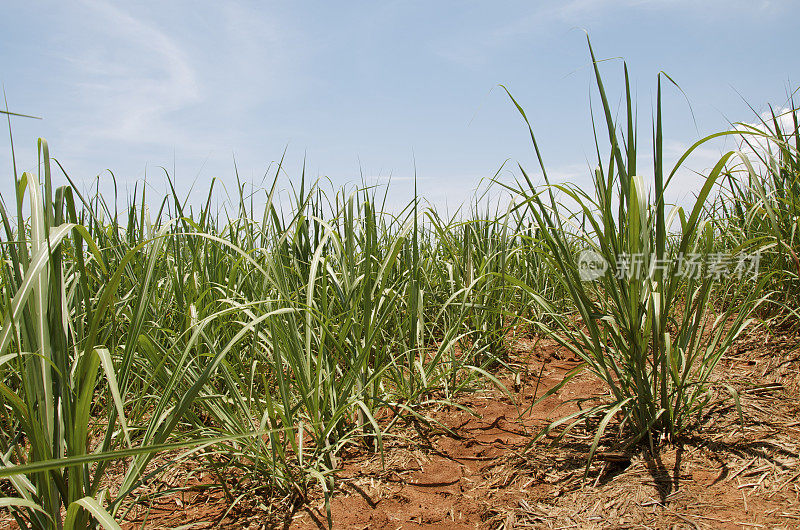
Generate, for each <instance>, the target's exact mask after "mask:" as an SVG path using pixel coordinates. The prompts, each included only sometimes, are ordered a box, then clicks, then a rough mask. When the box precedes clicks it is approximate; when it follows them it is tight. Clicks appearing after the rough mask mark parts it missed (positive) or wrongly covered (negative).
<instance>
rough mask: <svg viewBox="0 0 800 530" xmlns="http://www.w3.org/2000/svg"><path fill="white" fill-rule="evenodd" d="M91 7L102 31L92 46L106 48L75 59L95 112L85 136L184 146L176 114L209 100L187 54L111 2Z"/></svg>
mask: <svg viewBox="0 0 800 530" xmlns="http://www.w3.org/2000/svg"><path fill="white" fill-rule="evenodd" d="M85 6H86V8H88V9H87V15H88V17H89V18H90V19H93V20H92V22H93V23H92V24H91V27H94V28H96V29H95V31H96V33H97V34H96V35H93V36H92V37H94V39H92V40H94V42H103V43H104V45H103V46H102V47H95V46H85V47H82V49H79V50H75V52H77V53H76V54H75V55H72V56H71V57H69V60H70V61H71V62H72V63H73V65H74V67H75V69H76V71H75V75H76V78H77V79H79V81H77V82H76V88H77V89H78V90H80V91H81V93H82V94H83V99H84V102H85V104H86V107H88V108H92V109H93V110H94V112H93V115H90V116H88V117H87V118H88V119H87V121H86V123H85V126H84V127H83V130H81V131H80V132H79V134H80V135H82V136H84V138H85V139H86V141H91V140H92V139H94V138H97V137H103V138H111V139H115V140H121V141H124V142H135V143H142V142H145V143H163V142H167V143H168V144H174V143H175V141H176V139H177V140H178V141H180V140H181V139H180V138H179V137H180V136H181V132H180V131H178V130H176V128H175V127H173V126H171V125H170V123H169V115H170V113H172V112H175V111H178V110H181V109H184V108H186V107H188V106H190V105H192V104H195V103H198V102H200V101H201V100H202V98H203V92H202V87H201V86H200V85H199V83H198V80H197V75H196V73H195V71H194V69H193V68H192V66H191V64H190V61H189V56H188V54H187V52H186V51H185V50H184V49H183V48H182V47H181V46H180V45H179V44H178V43H177V42H176V41H175V40H174V39H173V38H172V37H170V36H169V35H168V34H167V33H165V32H164V31H163V30H161V29H160V28H158V27H157V26H156V25H154V24H152V23H149V22H147V21H146V20H144V19H142V18H138V17H136V16H134V15H133V14H131V13H129V12H126V11H124V10H123V9H121V8H119V7H117V6H116V5H114V4H112V3H110V2H106V1H102V0H86V1H85ZM88 25H89V24H87V26H88ZM95 39H96V40H95ZM75 52H73V53H75Z"/></svg>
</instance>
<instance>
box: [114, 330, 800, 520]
mask: <svg viewBox="0 0 800 530" xmlns="http://www.w3.org/2000/svg"><path fill="white" fill-rule="evenodd" d="M510 344H511V346H512V349H513V355H512V359H513V362H512V365H514V368H515V369H517V370H518V371H519V374H520V375H519V376H516V377H515V376H514V375H513V374H511V373H510V372H503V373H500V374H499V377H500V378H501V380H502V381H503V383H504V384H505V385H506V386H507V388H508V392H509V393H510V394H511V396H513V399H512V398H511V397H510V396H509V395H507V394H506V393H504V392H502V391H501V390H499V389H497V388H487V389H486V391H484V392H479V393H472V394H464V395H462V396H461V397H460V398H459V399H458V404H459V405H460V407H452V406H451V407H440V408H438V409H432V410H430V411H427V413H428V415H429V416H430V417H431V418H433V419H435V420H436V421H437V422H439V425H437V424H436V423H431V424H427V425H426V424H423V423H408V424H407V425H404V426H402V427H401V428H400V429H399V430H398V431H397V432H396V435H395V436H393V437H391V438H388V437H387V438H386V439H385V440H384V444H385V454H384V459H383V461H381V458H380V456H378V455H376V454H374V453H372V452H370V451H367V450H366V449H354V450H351V451H350V452H349V453H347V454H346V455H345V457H344V458H343V460H342V470H341V472H340V473H339V474H338V477H339V480H338V481H337V491H336V492H335V494H334V496H333V500H332V501H331V504H330V508H331V514H330V515H331V518H332V520H333V525H334V528H363V529H367V528H391V529H398V528H403V529H413V528H448V529H450V528H453V529H457V528H791V527H796V526H797V525H798V524H800V466H798V451H799V450H800V421H798V412H800V400H798V390H800V336H798V335H797V334H796V333H789V332H772V333H767V332H764V331H760V332H755V333H751V334H749V335H748V336H747V337H746V338H744V339H742V340H740V341H738V342H737V344H736V345H735V347H734V348H733V349H732V350H731V351H730V352H729V353H728V355H727V356H726V357H724V358H723V360H722V362H721V363H720V365H719V366H718V368H717V375H716V379H717V381H718V384H716V385H715V395H714V398H713V399H712V403H711V405H710V406H709V407H707V413H706V415H705V417H704V418H703V426H702V429H701V431H700V432H699V433H698V434H697V435H696V436H694V437H692V438H687V439H684V440H681V441H680V443H679V444H675V445H671V446H665V447H662V448H661V449H660V450H659V451H658V453H657V454H655V455H652V454H650V452H649V451H647V450H638V451H636V452H634V453H632V454H622V453H620V452H618V451H615V448H614V447H613V445H609V446H601V447H600V450H599V453H598V455H597V458H596V459H595V462H594V463H593V464H592V466H591V467H590V469H589V472H588V475H587V477H586V478H585V479H584V471H585V469H586V455H587V452H588V447H589V445H590V444H591V439H592V435H593V433H592V432H587V431H585V430H582V429H580V428H576V429H575V430H573V431H572V432H571V433H570V434H569V435H568V436H566V437H565V438H564V439H563V440H562V441H561V442H560V443H559V444H557V445H551V444H549V441H548V440H547V439H544V440H542V441H539V442H536V444H534V445H533V446H532V447H530V448H528V447H527V446H528V444H529V442H530V440H531V438H532V436H533V434H534V433H536V432H538V430H539V429H541V428H542V427H543V426H544V425H546V424H547V422H548V421H550V420H553V419H555V418H558V417H561V416H563V415H565V414H567V413H569V412H571V411H575V410H577V406H578V404H577V403H576V402H575V401H573V400H574V399H575V398H577V397H586V396H590V395H597V394H599V393H601V392H602V391H603V388H602V386H601V385H600V383H598V382H597V381H596V380H594V379H593V378H592V377H591V376H590V375H588V374H583V375H581V376H579V377H577V378H575V379H573V380H572V381H571V382H570V383H569V384H568V385H567V386H565V387H564V388H563V389H562V390H561V391H560V392H559V393H558V394H557V395H554V396H552V397H550V398H548V399H547V400H545V401H543V402H542V403H540V404H538V405H536V406H535V407H532V408H531V406H530V405H531V403H532V402H533V401H534V396H541V395H543V394H544V393H545V392H546V391H547V390H548V389H550V388H552V387H553V386H554V385H556V384H557V383H558V382H559V381H560V380H561V378H562V376H563V375H564V374H565V373H566V372H567V371H568V370H570V369H571V368H573V367H574V366H576V365H577V360H576V359H573V358H570V357H569V356H568V355H566V354H565V353H564V352H562V351H561V350H559V348H557V347H556V345H555V343H554V342H552V341H550V340H547V339H543V340H538V341H534V340H531V339H530V338H518V339H514V338H512V339H511V340H510ZM726 385H728V386H726ZM729 387H730V388H733V389H735V390H736V392H737V393H738V395H739V402H740V404H741V413H742V417H741V419H743V420H744V426H742V424H741V423H740V416H739V409H738V407H737V406H736V402H735V400H734V399H732V398H731V397H730V396H731V393H730V390H729ZM461 407H464V408H468V409H470V410H471V412H468V411H466V410H464V409H463V408H461ZM609 440H613V437H610V438H609ZM225 480H226V481H227V484H226V485H227V486H228V489H229V491H230V492H231V495H232V497H233V498H234V499H235V502H234V503H231V502H230V500H229V499H230V498H226V496H225V494H224V492H223V488H222V487H221V486H220V479H219V478H218V477H216V476H214V475H212V474H210V473H209V472H208V471H205V470H204V468H203V467H202V466H199V465H198V464H197V463H195V464H191V463H187V464H186V465H184V466H176V467H174V468H173V469H172V470H171V471H169V472H168V473H167V474H166V475H165V476H162V477H160V478H159V479H158V480H154V481H153V482H152V483H151V484H150V488H151V492H150V497H151V498H150V499H149V500H143V501H142V502H140V503H139V505H137V506H135V507H134V508H133V509H132V510H131V511H130V512H129V513H128V516H127V519H126V522H125V523H124V525H123V527H124V528H126V529H134V528H179V527H180V528H195V529H202V528H273V527H279V528H291V529H316V528H327V513H326V509H325V503H324V500H323V496H322V495H321V492H319V491H317V492H315V493H314V495H313V497H312V498H310V499H308V500H307V501H306V502H304V503H297V502H292V501H291V500H290V499H288V498H287V499H283V500H280V499H278V500H276V499H269V498H263V497H260V496H258V495H255V494H249V493H248V491H247V490H246V489H244V488H237V487H236V486H237V485H236V479H235V477H228V478H226V479H225ZM243 490H244V491H243Z"/></svg>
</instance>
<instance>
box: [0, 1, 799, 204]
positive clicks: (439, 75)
mask: <svg viewBox="0 0 800 530" xmlns="http://www.w3.org/2000/svg"><path fill="white" fill-rule="evenodd" d="M796 20H797V5H796V3H795V2H791V1H789V0H785V1H782V0H772V1H766V0H749V1H748V0H742V1H740V0H727V1H717V0H703V1H698V0H693V1H684V0H672V1H666V0H663V1H659V0H650V1H648V0H621V1H612V0H565V1H562V2H537V1H526V2H502V1H498V2H477V1H460V2H431V1H427V2H416V1H413V2H412V1H408V2H400V1H394V2H374V1H373V2H286V3H273V2H236V1H233V2H206V1H194V2H188V1H186V2H182V1H181V2H168V3H167V2H163V3H162V2H158V3H156V2H135V1H134V2H110V1H105V0H90V1H80V2H60V3H56V2H13V3H11V4H6V5H5V6H4V10H3V16H2V18H0V81H2V83H3V84H4V87H5V92H6V95H7V97H8V104H9V107H10V109H11V110H12V111H16V112H21V113H26V114H34V115H37V116H41V117H43V118H44V119H43V120H41V121H33V120H24V119H14V120H13V128H14V134H15V142H16V148H17V149H16V154H17V161H18V164H19V167H20V168H21V169H32V168H35V165H36V150H35V149H36V138H37V137H40V136H41V137H44V138H46V139H47V140H48V141H49V143H50V147H51V151H52V153H53V155H54V156H55V157H56V158H58V159H59V160H60V161H61V163H62V164H63V165H64V166H65V168H66V169H67V171H68V172H69V173H70V176H71V177H72V178H73V179H75V180H76V181H77V182H80V183H89V182H92V181H93V179H94V177H95V176H96V175H98V174H100V175H101V181H102V182H103V183H104V186H108V182H109V181H108V176H107V175H108V174H107V173H105V172H104V171H105V170H107V169H108V170H112V171H113V172H114V174H115V175H116V176H117V179H118V182H119V184H120V187H121V189H122V190H123V193H124V190H125V189H126V188H132V186H133V184H134V183H135V182H137V181H140V180H141V179H142V178H143V177H144V175H145V172H147V175H148V181H149V182H150V183H151V185H152V186H153V187H154V189H155V190H156V191H161V190H163V189H164V182H165V181H164V178H163V176H162V175H163V173H162V172H161V170H160V169H159V166H166V167H168V168H169V170H170V172H172V168H173V167H175V170H176V176H177V181H178V187H179V189H180V190H182V191H183V192H187V191H188V190H189V189H190V187H191V186H192V184H194V189H195V196H197V197H199V196H202V195H204V194H205V192H206V190H207V189H208V186H209V183H210V181H211V179H212V177H218V178H219V179H220V180H221V181H222V182H223V183H224V184H226V185H228V186H230V185H231V183H233V182H235V177H234V168H233V159H234V156H235V158H236V161H237V165H238V168H239V172H240V176H241V177H242V178H243V179H244V180H246V181H255V182H256V183H258V182H261V180H262V177H263V175H264V174H265V172H266V171H267V170H268V168H269V167H270V163H272V162H274V161H276V160H278V159H279V158H280V157H281V155H282V153H283V151H284V149H285V148H286V149H287V158H286V166H285V168H286V171H287V176H286V179H299V175H300V169H301V167H302V164H303V160H304V158H305V160H306V164H307V174H308V175H309V176H310V177H313V178H316V177H323V176H324V177H328V178H330V179H331V180H332V181H333V183H334V184H335V185H337V186H338V185H341V184H345V183H358V182H360V181H361V178H362V175H363V178H364V179H365V181H367V182H369V183H373V182H385V181H386V179H387V177H389V176H392V178H393V194H392V197H393V198H394V199H395V200H397V201H400V200H402V198H403V197H404V196H406V195H407V193H408V192H409V190H410V186H411V180H410V179H411V177H413V175H414V171H415V168H416V173H417V176H418V179H419V181H418V182H419V187H420V190H421V192H422V193H423V194H424V195H425V196H426V197H427V198H428V199H429V200H430V201H431V202H432V203H434V204H436V205H437V206H440V207H441V206H444V205H447V206H448V207H449V208H450V209H451V210H452V209H453V207H454V205H456V204H458V203H460V202H461V201H463V200H465V199H466V198H468V197H469V195H470V193H471V192H472V190H474V189H475V187H476V186H478V184H479V182H480V180H481V179H482V178H485V177H491V176H492V175H494V173H495V172H496V171H497V170H498V169H499V168H500V166H501V165H502V164H503V163H504V161H506V160H510V161H512V162H515V161H520V162H521V163H522V164H523V165H524V166H526V167H527V168H529V169H531V170H535V164H534V157H533V153H532V149H531V147H530V142H529V138H528V136H527V133H526V129H525V127H524V123H523V122H522V120H521V119H520V117H519V115H518V114H517V113H516V111H515V110H514V108H513V106H512V104H511V103H510V101H509V100H508V98H507V97H506V96H505V95H504V93H503V92H502V91H501V90H500V89H498V88H497V85H498V84H500V83H502V84H504V85H506V86H508V87H509V89H510V90H511V91H512V93H513V94H514V96H515V97H516V98H517V99H518V100H519V101H520V103H521V104H522V105H523V106H524V107H525V109H526V111H527V113H528V116H529V117H530V118H531V120H532V121H533V124H534V128H535V131H536V132H537V134H538V137H539V140H540V143H541V147H542V149H543V152H544V157H545V162H546V164H547V166H548V171H549V172H550V173H551V174H552V176H553V177H554V178H556V179H559V180H572V181H574V182H576V183H579V184H581V183H586V182H588V169H587V168H588V164H589V163H593V155H592V152H593V139H592V130H591V123H590V121H589V98H590V94H591V93H592V92H591V89H592V85H591V81H592V80H591V71H590V68H589V54H588V50H587V46H586V38H585V33H584V32H583V30H586V31H588V32H589V35H590V37H591V38H592V42H593V45H594V47H595V51H596V53H597V55H598V56H599V57H602V58H612V57H624V58H625V59H626V60H627V61H628V65H629V68H630V71H631V76H632V80H633V83H634V88H635V91H636V96H637V102H638V108H639V114H640V118H641V123H640V125H641V132H642V139H643V145H646V139H647V138H648V137H649V130H650V121H649V119H650V115H651V109H652V104H653V100H654V91H655V81H656V74H657V73H658V72H659V71H660V70H664V71H666V72H667V73H668V74H669V75H670V76H671V77H672V78H673V79H675V80H676V81H677V82H678V83H679V84H680V86H681V88H682V89H683V90H684V91H685V93H686V95H687V96H688V98H689V101H690V103H691V106H692V109H693V111H694V120H696V125H695V121H694V120H693V119H692V114H691V113H690V111H689V107H688V105H687V103H686V100H685V99H684V97H683V95H681V94H680V93H679V92H678V91H677V90H674V89H670V90H667V91H666V98H665V115H666V124H665V127H666V132H665V137H666V149H667V152H668V153H669V154H670V156H673V157H675V156H677V154H678V153H679V152H680V151H681V150H682V149H684V148H685V147H687V146H688V145H690V144H691V143H692V142H693V141H694V140H695V139H697V138H698V137H699V136H700V135H704V134H707V133H710V132H714V131H717V130H720V129H723V128H726V127H727V123H728V121H740V120H744V121H753V119H754V115H753V113H752V112H751V111H750V109H748V107H747V105H746V103H745V101H746V102H749V103H750V104H751V105H753V106H754V107H755V108H756V109H757V110H758V111H763V110H765V109H766V105H767V104H772V105H774V106H776V107H778V108H781V107H783V106H785V105H786V95H787V93H788V92H790V91H791V90H792V89H793V88H794V86H793V85H792V83H796V82H797V79H796V78H792V75H793V74H794V72H797V71H800V58H798V54H797V53H796V51H795V50H794V47H793V46H791V44H792V41H791V38H790V35H792V34H793V33H794V32H795V31H796ZM603 71H604V74H605V76H606V80H607V82H608V83H609V85H610V87H609V88H610V93H611V95H612V96H613V98H614V99H615V101H616V100H617V98H618V97H619V96H620V95H621V85H620V83H619V80H620V78H621V63H620V62H619V61H609V62H606V63H604V65H603ZM724 147H731V146H722V145H720V146H709V147H708V148H707V149H703V150H701V151H700V152H699V153H698V156H697V157H695V158H694V159H693V160H692V161H691V162H690V163H689V166H690V167H691V168H692V169H697V170H702V169H703V168H706V167H709V166H710V165H712V164H713V162H714V158H715V157H716V156H718V154H719V149H721V148H724ZM0 166H2V167H3V168H4V170H5V172H6V174H7V175H8V177H7V178H6V179H5V180H4V182H3V183H2V184H0V190H2V192H3V195H4V196H7V194H8V193H9V192H10V188H11V187H10V182H11V159H10V149H9V148H8V141H7V139H6V140H3V141H2V144H0ZM507 167H508V168H509V169H513V168H514V164H509V165H508V166H507ZM534 172H535V171H534ZM512 176H513V174H512V173H511V172H505V173H504V177H505V178H512ZM695 184H696V181H695V180H693V179H692V177H691V176H690V174H689V173H686V176H685V178H684V179H683V180H681V181H680V182H679V183H678V187H677V188H676V189H674V190H673V193H675V194H680V193H684V194H686V193H690V191H691V189H692V188H693V186H694V185H695Z"/></svg>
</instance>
